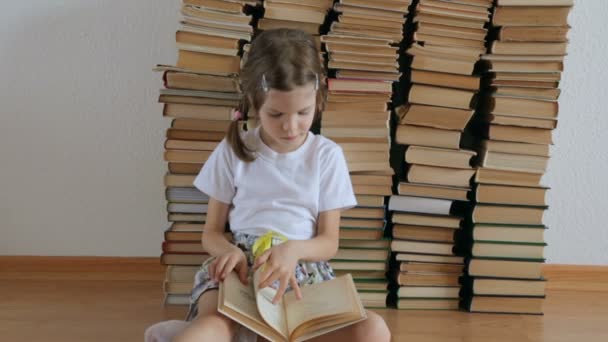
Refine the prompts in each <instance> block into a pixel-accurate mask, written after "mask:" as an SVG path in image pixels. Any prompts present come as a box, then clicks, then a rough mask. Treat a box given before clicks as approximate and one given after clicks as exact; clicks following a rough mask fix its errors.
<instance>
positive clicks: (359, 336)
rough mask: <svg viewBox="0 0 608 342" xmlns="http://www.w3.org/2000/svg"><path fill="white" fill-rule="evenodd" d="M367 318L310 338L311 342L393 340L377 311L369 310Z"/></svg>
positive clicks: (378, 341) (384, 341) (385, 341)
mask: <svg viewBox="0 0 608 342" xmlns="http://www.w3.org/2000/svg"><path fill="white" fill-rule="evenodd" d="M366 312H367V319H366V320H364V321H361V322H359V323H355V324H353V325H349V326H347V327H344V328H342V329H339V330H336V331H332V332H330V333H328V334H325V335H323V336H319V337H317V338H314V339H312V340H310V341H311V342H313V341H314V342H341V341H348V342H355V341H373V342H389V341H390V340H391V332H390V331H389V330H388V326H387V325H386V322H384V319H382V317H380V315H378V314H377V313H375V312H373V311H369V310H367V311H366Z"/></svg>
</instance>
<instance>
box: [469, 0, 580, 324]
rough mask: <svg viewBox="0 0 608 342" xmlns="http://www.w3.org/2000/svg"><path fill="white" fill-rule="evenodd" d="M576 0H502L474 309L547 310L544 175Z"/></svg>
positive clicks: (478, 214) (472, 286)
mask: <svg viewBox="0 0 608 342" xmlns="http://www.w3.org/2000/svg"><path fill="white" fill-rule="evenodd" d="M572 5H573V1H572V0H537V1H534V2H529V1H521V0H498V1H497V6H496V7H495V9H494V13H493V18H492V28H493V31H494V32H492V33H493V34H492V36H493V37H494V38H495V39H496V40H494V41H493V42H492V43H491V45H490V51H489V52H490V53H489V54H487V55H484V56H483V60H484V61H486V64H485V65H486V69H487V71H488V74H487V76H488V82H489V83H490V86H489V87H488V89H487V90H488V95H487V96H486V98H485V101H483V103H482V104H481V105H480V107H479V108H480V110H479V113H478V114H479V115H478V116H479V126H480V127H482V128H483V130H480V131H479V132H480V133H482V134H483V139H482V140H481V141H480V143H479V149H478V150H479V155H480V160H479V169H478V171H477V175H476V183H477V184H476V189H475V192H474V194H475V201H476V205H475V207H474V209H473V212H472V215H471V224H470V238H471V259H470V261H469V262H468V278H467V282H466V288H465V290H466V293H467V298H466V301H465V302H464V304H465V305H466V307H467V308H468V309H469V310H471V311H477V312H507V313H529V314H542V312H543V297H544V294H545V283H544V280H543V277H542V273H541V266H542V264H543V262H544V249H545V246H546V244H545V240H544V231H545V229H546V227H545V226H544V224H543V215H544V213H545V211H546V209H547V206H546V204H547V203H546V198H545V195H546V192H547V188H546V187H544V186H542V185H541V177H542V176H543V174H544V173H545V171H546V167H547V163H548V160H549V145H550V144H552V138H551V135H552V134H551V133H552V129H554V128H555V127H556V124H557V113H558V102H557V99H558V96H559V93H560V91H559V89H558V84H559V80H560V76H561V71H562V70H563V58H564V55H565V54H566V47H567V43H568V42H567V38H566V35H567V32H568V29H569V26H568V23H567V17H568V13H569V12H570V9H571V6H572Z"/></svg>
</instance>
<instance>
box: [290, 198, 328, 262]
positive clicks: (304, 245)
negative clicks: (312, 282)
mask: <svg viewBox="0 0 608 342" xmlns="http://www.w3.org/2000/svg"><path fill="white" fill-rule="evenodd" d="M339 236H340V209H334V210H328V211H324V212H321V213H320V214H319V221H318V224H317V235H316V236H315V237H314V238H312V239H310V240H290V241H288V243H289V244H290V246H289V247H290V250H291V249H292V248H293V253H295V254H296V255H297V256H298V260H303V261H323V260H329V259H331V258H333V257H334V256H335V255H336V253H337V252H338V239H339Z"/></svg>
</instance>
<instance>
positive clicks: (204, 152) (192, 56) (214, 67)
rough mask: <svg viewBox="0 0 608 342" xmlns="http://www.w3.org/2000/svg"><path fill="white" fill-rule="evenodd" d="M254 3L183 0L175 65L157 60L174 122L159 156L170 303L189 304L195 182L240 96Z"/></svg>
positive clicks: (200, 206)
mask: <svg viewBox="0 0 608 342" xmlns="http://www.w3.org/2000/svg"><path fill="white" fill-rule="evenodd" d="M250 5H255V1H234V0H230V1H223V0H183V4H182V7H181V13H182V14H183V19H182V21H181V22H180V28H179V30H178V31H177V32H176V36H175V40H176V46H177V48H178V59H177V63H176V65H175V66H171V65H158V66H157V67H156V70H157V71H161V72H163V81H164V86H165V88H163V89H161V90H160V97H159V102H161V103H163V104H164V108H163V115H164V116H166V117H169V118H172V120H171V126H170V127H169V128H168V129H167V132H166V138H167V139H166V141H165V154H164V159H165V161H167V162H168V172H167V174H166V175H165V180H164V181H165V187H166V200H167V212H168V221H169V222H170V227H169V228H168V229H167V230H166V232H165V241H164V242H163V245H162V250H163V253H162V256H161V263H162V264H164V265H167V266H168V267H167V271H166V280H165V284H164V290H165V295H166V303H167V304H187V303H188V298H189V294H190V290H191V288H192V279H193V278H194V274H195V272H196V270H197V269H198V267H200V265H201V263H202V262H203V261H204V260H205V259H206V258H207V257H208V254H207V253H205V252H204V251H203V249H202V244H201V233H202V229H203V224H204V222H205V213H206V210H207V201H208V197H207V196H206V195H205V194H203V193H201V192H200V191H198V190H197V189H196V188H194V187H193V185H192V184H193V181H194V178H195V176H196V174H198V172H199V171H200V169H201V167H202V165H203V164H204V163H205V161H206V160H207V158H208V157H209V155H210V154H211V152H212V151H213V149H214V148H215V147H216V146H217V145H218V143H219V142H220V141H221V140H222V139H223V138H224V136H225V134H226V130H227V128H228V125H229V124H230V122H231V119H232V111H233V108H235V107H236V106H237V105H238V102H239V99H240V97H241V94H240V91H239V87H238V79H237V77H238V73H239V70H240V67H239V65H240V57H239V53H240V52H241V47H242V44H243V43H244V42H246V41H250V40H251V36H252V33H253V28H252V26H251V25H250V22H251V19H252V18H251V16H250V15H248V14H245V11H247V8H248V7H247V6H250Z"/></svg>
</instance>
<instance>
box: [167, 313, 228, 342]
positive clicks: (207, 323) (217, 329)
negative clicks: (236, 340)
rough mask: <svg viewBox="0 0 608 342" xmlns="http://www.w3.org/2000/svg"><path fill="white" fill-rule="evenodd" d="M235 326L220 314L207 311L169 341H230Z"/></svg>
mask: <svg viewBox="0 0 608 342" xmlns="http://www.w3.org/2000/svg"><path fill="white" fill-rule="evenodd" d="M237 327H238V326H237V325H236V323H235V322H233V321H232V320H230V319H229V318H227V317H225V316H223V315H221V314H214V313H208V314H206V315H203V316H198V317H197V318H196V319H195V320H193V321H192V322H190V323H189V325H188V327H187V328H186V329H184V330H183V331H182V332H181V333H179V334H177V335H176V336H174V338H173V339H172V340H171V341H172V342H189V341H193V342H196V341H230V340H231V339H232V337H233V336H234V334H235V332H236V328H237Z"/></svg>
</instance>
